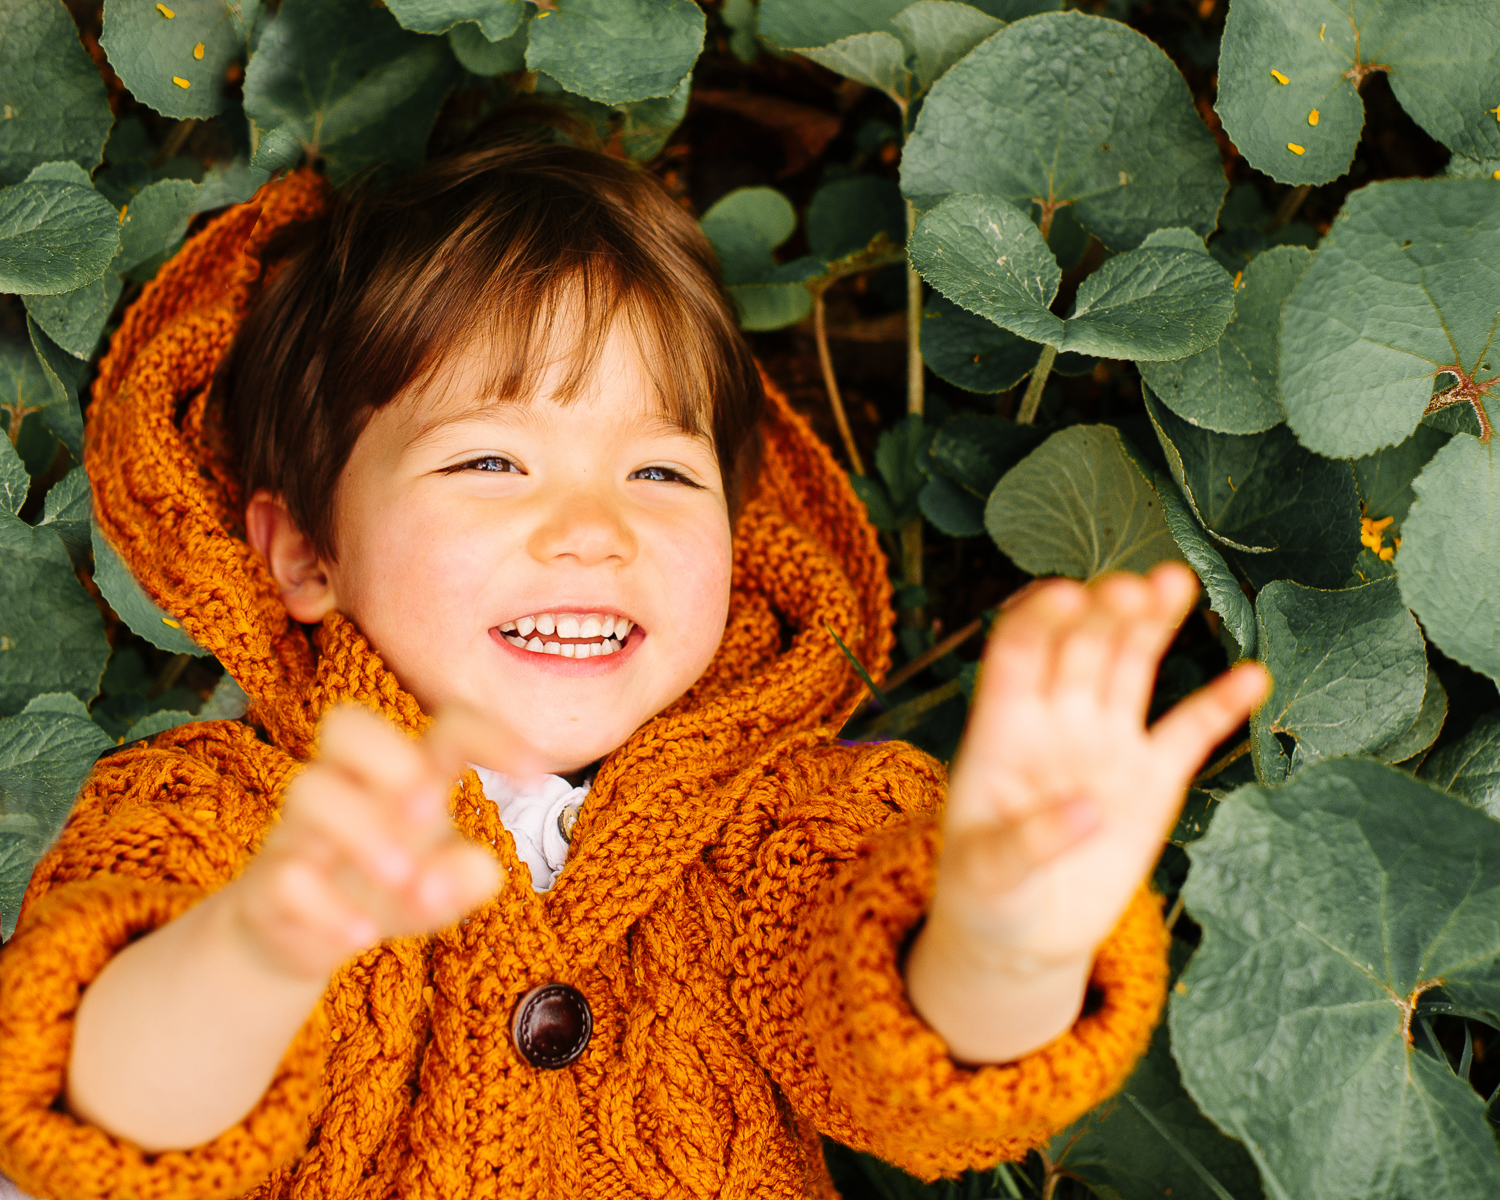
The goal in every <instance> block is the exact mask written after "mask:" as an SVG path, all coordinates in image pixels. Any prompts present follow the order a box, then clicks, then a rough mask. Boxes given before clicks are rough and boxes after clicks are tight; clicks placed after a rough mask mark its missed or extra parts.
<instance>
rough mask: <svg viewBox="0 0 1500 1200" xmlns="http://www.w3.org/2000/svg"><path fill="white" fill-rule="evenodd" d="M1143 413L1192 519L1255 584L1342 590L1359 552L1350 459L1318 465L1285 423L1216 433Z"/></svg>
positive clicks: (1149, 400)
mask: <svg viewBox="0 0 1500 1200" xmlns="http://www.w3.org/2000/svg"><path fill="white" fill-rule="evenodd" d="M1145 400H1146V411H1147V412H1148V413H1149V414H1150V416H1151V420H1152V423H1153V424H1154V425H1155V426H1156V432H1157V436H1158V438H1159V440H1160V441H1161V446H1162V450H1163V451H1164V452H1165V453H1166V456H1167V463H1168V465H1169V466H1170V468H1171V471H1172V477H1173V478H1174V479H1175V480H1176V481H1177V486H1178V487H1180V488H1181V489H1182V493H1183V495H1184V496H1185V497H1186V498H1187V500H1188V502H1189V504H1190V506H1191V507H1192V509H1193V512H1194V514H1195V515H1196V516H1197V517H1198V520H1199V521H1200V522H1201V523H1202V525H1203V527H1204V528H1205V529H1207V530H1208V531H1209V533H1210V534H1212V535H1213V536H1214V537H1215V538H1217V539H1218V540H1219V541H1220V542H1222V543H1223V544H1224V545H1226V546H1228V547H1230V550H1231V552H1230V553H1229V554H1228V555H1226V557H1227V558H1229V560H1230V561H1231V562H1233V563H1234V564H1235V565H1236V566H1237V567H1238V568H1239V569H1240V570H1241V571H1242V572H1243V573H1244V574H1245V575H1246V577H1247V578H1248V579H1249V580H1250V582H1251V583H1252V584H1253V585H1254V586H1256V587H1263V586H1264V585H1265V584H1267V583H1269V582H1270V581H1271V580H1273V579H1295V580H1296V581H1297V582H1298V583H1305V584H1308V585H1309V586H1311V587H1322V588H1336V587H1341V586H1342V585H1343V583H1344V581H1345V580H1347V579H1348V578H1349V572H1350V569H1351V567H1352V565H1353V563H1354V560H1355V558H1356V557H1358V555H1359V533H1360V525H1359V493H1358V490H1357V489H1356V487H1355V485H1354V470H1353V468H1352V467H1351V466H1350V465H1349V464H1348V463H1347V462H1339V461H1336V460H1333V459H1328V458H1320V457H1319V456H1318V455H1316V454H1313V453H1312V452H1311V451H1309V450H1307V449H1306V448H1305V447H1303V446H1302V445H1301V443H1299V442H1298V441H1297V439H1296V438H1295V437H1293V436H1292V434H1291V431H1290V430H1288V429H1287V427H1286V426H1285V425H1276V426H1273V427H1272V428H1270V429H1268V430H1266V431H1265V432H1264V433H1252V434H1245V435H1241V434H1232V433H1212V432H1210V431H1208V430H1206V429H1198V428H1196V427H1194V426H1192V425H1189V424H1188V423H1187V422H1186V421H1184V420H1183V419H1182V418H1181V417H1179V416H1177V415H1176V414H1175V413H1173V412H1172V411H1171V410H1170V409H1167V408H1165V407H1164V406H1162V405H1161V404H1159V403H1157V402H1156V398H1155V397H1154V396H1152V395H1151V393H1150V391H1149V389H1148V390H1147V391H1146V393H1145Z"/></svg>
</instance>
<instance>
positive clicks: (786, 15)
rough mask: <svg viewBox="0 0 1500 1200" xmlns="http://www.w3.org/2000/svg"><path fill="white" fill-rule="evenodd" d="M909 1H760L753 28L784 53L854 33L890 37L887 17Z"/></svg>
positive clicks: (892, 26)
mask: <svg viewBox="0 0 1500 1200" xmlns="http://www.w3.org/2000/svg"><path fill="white" fill-rule="evenodd" d="M910 3H911V0H817V3H808V0H761V5H760V18H759V22H758V24H757V26H756V28H757V29H758V30H759V32H760V36H761V37H763V38H765V39H766V40H767V41H768V42H772V43H774V44H775V45H777V46H781V47H783V48H784V49H787V50H800V49H803V48H804V47H807V46H827V45H829V44H830V43H832V42H837V41H839V40H841V39H843V38H846V37H851V36H852V35H854V34H857V33H871V32H873V31H875V30H880V31H881V32H883V33H889V34H892V35H894V34H895V32H896V27H895V26H894V25H892V24H891V18H892V17H894V16H895V15H896V14H897V13H899V12H900V11H901V10H902V9H903V8H905V7H906V6H907V5H909V4H910Z"/></svg>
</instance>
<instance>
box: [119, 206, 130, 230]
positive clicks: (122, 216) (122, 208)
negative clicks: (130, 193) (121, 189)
mask: <svg viewBox="0 0 1500 1200" xmlns="http://www.w3.org/2000/svg"><path fill="white" fill-rule="evenodd" d="M129 211H130V205H128V204H122V205H120V224H121V225H123V224H125V214H126V213H127V212H129Z"/></svg>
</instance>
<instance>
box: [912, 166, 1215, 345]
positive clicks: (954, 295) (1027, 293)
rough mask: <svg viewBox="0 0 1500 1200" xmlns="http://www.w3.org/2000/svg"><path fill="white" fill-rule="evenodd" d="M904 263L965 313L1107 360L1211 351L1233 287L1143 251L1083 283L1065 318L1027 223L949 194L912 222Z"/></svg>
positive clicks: (981, 199) (1042, 250)
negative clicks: (1057, 308)
mask: <svg viewBox="0 0 1500 1200" xmlns="http://www.w3.org/2000/svg"><path fill="white" fill-rule="evenodd" d="M909 253H910V256H911V261H912V264H913V265H914V266H915V267H916V268H917V270H918V271H920V272H921V273H922V276H923V278H925V279H926V280H927V281H928V282H929V283H931V284H932V286H933V287H935V288H936V289H937V290H938V291H939V292H941V293H942V294H943V295H944V296H946V297H947V298H948V299H949V300H952V301H953V302H954V303H955V304H958V305H961V306H962V307H964V308H966V309H968V310H969V311H970V312H974V313H978V314H979V315H980V316H982V317H986V318H988V319H989V320H991V321H993V322H994V323H995V324H997V325H1000V326H1002V327H1003V328H1005V329H1009V330H1011V331H1012V332H1014V333H1018V334H1020V335H1021V336H1022V337H1024V338H1028V339H1030V340H1031V341H1034V342H1044V343H1046V344H1047V345H1050V346H1055V347H1057V348H1058V349H1059V350H1062V351H1072V352H1075V353H1079V354H1097V355H1100V356H1101V357H1107V358H1135V359H1161V358H1181V357H1182V356H1184V355H1187V354H1194V353H1196V352H1198V351H1199V350H1202V349H1204V348H1206V347H1208V346H1211V345H1212V344H1213V343H1214V342H1215V341H1216V340H1217V339H1218V337H1219V335H1220V334H1221V333H1223V331H1224V326H1225V325H1226V324H1228V322H1229V318H1230V316H1231V315H1232V314H1233V312H1234V286H1233V283H1232V282H1231V280H1230V278H1229V275H1228V274H1227V273H1226V272H1225V270H1224V268H1223V267H1221V266H1219V264H1218V263H1216V262H1215V261H1214V260H1213V259H1212V258H1210V257H1209V256H1208V255H1207V254H1204V253H1202V252H1200V251H1198V250H1190V249H1185V248H1182V247H1179V246H1175V245H1148V246H1142V247H1140V248H1139V249H1136V250H1131V251H1128V252H1126V253H1124V254H1117V255H1115V256H1114V257H1113V258H1110V259H1109V260H1108V261H1107V262H1105V264H1104V265H1103V266H1102V267H1100V268H1099V270H1097V271H1095V272H1094V273H1093V274H1092V275H1090V276H1089V277H1088V278H1087V279H1085V280H1084V281H1083V284H1082V285H1081V286H1080V287H1079V289H1078V295H1077V297H1076V299H1075V301H1074V305H1073V312H1072V314H1071V315H1070V316H1069V317H1068V318H1067V319H1066V320H1064V319H1063V318H1061V317H1059V316H1058V315H1057V314H1056V313H1054V312H1052V310H1051V308H1050V307H1049V306H1050V305H1051V303H1052V300H1053V298H1054V297H1055V296H1056V295H1057V288H1058V284H1059V282H1060V281H1061V279H1062V271H1061V269H1060V268H1059V267H1058V265H1057V260H1056V259H1055V258H1054V257H1053V256H1052V251H1051V250H1050V249H1049V248H1048V246H1047V242H1046V240H1045V239H1044V238H1043V237H1042V233H1041V230H1039V229H1038V228H1037V227H1036V225H1034V224H1033V223H1032V220H1031V218H1030V217H1029V216H1027V215H1026V214H1025V213H1023V212H1022V211H1021V210H1020V209H1018V208H1016V207H1015V206H1014V205H1012V204H1008V203H1007V202H1006V201H1004V200H1000V199H998V198H996V197H994V196H971V195H958V196H949V197H948V198H947V199H945V200H943V201H942V203H940V204H939V205H938V206H937V207H936V208H935V209H933V210H932V211H931V212H929V213H928V214H927V215H926V216H924V217H923V218H922V219H921V221H919V222H918V224H917V227H916V229H915V230H914V231H913V232H912V236H911V241H910V245H909Z"/></svg>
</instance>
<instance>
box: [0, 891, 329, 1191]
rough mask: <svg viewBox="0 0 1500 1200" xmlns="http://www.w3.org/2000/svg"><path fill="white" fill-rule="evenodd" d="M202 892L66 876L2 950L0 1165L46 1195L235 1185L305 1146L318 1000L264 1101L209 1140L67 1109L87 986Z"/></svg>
mask: <svg viewBox="0 0 1500 1200" xmlns="http://www.w3.org/2000/svg"><path fill="white" fill-rule="evenodd" d="M206 894H207V893H206V892H205V890H204V889H202V888H199V887H193V886H188V885H184V884H167V883H151V882H146V881H142V880H135V879H126V878H121V877H119V876H99V877H97V878H94V879H90V880H86V881H80V882H75V883H69V884H64V885H62V886H60V887H58V888H56V889H55V890H54V891H52V892H51V893H49V894H48V895H47V896H46V897H45V898H44V899H43V900H42V901H41V902H40V903H38V904H37V905H36V906H35V907H34V908H33V909H32V911H31V912H30V913H29V914H28V917H27V919H26V920H25V922H24V923H23V924H22V926H21V927H20V928H18V929H17V930H16V934H15V936H14V937H13V938H12V939H11V940H10V941H9V942H8V943H6V946H5V949H4V951H3V952H0V1064H4V1065H3V1069H0V1173H3V1174H6V1175H9V1176H10V1177H11V1178H12V1179H14V1180H15V1182H16V1184H17V1186H18V1187H20V1188H21V1190H22V1191H24V1192H32V1193H35V1194H37V1195H39V1196H51V1197H53V1198H54V1200H85V1198H87V1200H94V1198H95V1197H98V1198H99V1200H104V1198H106V1197H118V1196H126V1195H128V1196H132V1197H136V1198H138V1200H157V1198H160V1200H168V1198H172V1197H183V1198H184V1200H186V1198H187V1197H192V1198H193V1200H219V1198H225V1200H227V1198H229V1197H233V1196H239V1195H241V1194H242V1193H244V1192H246V1191H249V1190H250V1189H251V1188H253V1187H254V1186H255V1185H256V1184H258V1183H260V1182H261V1181H262V1180H264V1179H265V1178H266V1177H267V1176H268V1175H270V1174H271V1172H272V1171H274V1170H275V1169H276V1168H278V1167H280V1166H282V1165H284V1164H286V1163H288V1162H290V1161H292V1160H293V1159H295V1158H296V1157H297V1156H298V1155H299V1154H301V1153H302V1151H303V1150H304V1149H305V1148H306V1146H307V1139H308V1128H309V1119H310V1116H311V1114H312V1110H313V1106H314V1104H315V1103H316V1102H317V1099H318V1093H319V1087H320V1082H321V1078H322V1074H323V1051H324V1046H325V1036H324V1035H325V1032H326V1030H325V1025H326V1017H325V1015H324V1012H323V1006H322V1005H321V1004H320V1005H319V1006H318V1007H317V1008H316V1009H315V1010H314V1012H313V1014H312V1016H311V1017H310V1018H309V1019H308V1020H307V1022H306V1023H305V1024H304V1025H303V1027H302V1029H301V1030H299V1031H298V1033H297V1036H296V1038H295V1039H294V1040H293V1042H292V1045H291V1046H290V1048H289V1049H288V1050H287V1052H286V1054H285V1056H284V1057H283V1058H282V1060H281V1063H280V1065H279V1066H278V1067H277V1070H276V1075H275V1077H274V1078H273V1079H272V1081H271V1085H270V1087H269V1088H268V1089H267V1090H266V1093H265V1095H264V1096H262V1097H261V1099H260V1102H259V1103H258V1104H256V1106H255V1108H254V1109H252V1110H251V1111H250V1112H249V1113H248V1114H247V1115H246V1116H245V1118H244V1119H243V1120H242V1121H240V1123H239V1124H237V1125H235V1126H234V1127H233V1128H231V1129H227V1130H225V1131H224V1132H223V1133H222V1134H220V1135H219V1136H218V1137H216V1138H214V1139H213V1141H211V1142H207V1143H205V1144H204V1145H202V1146H197V1147H194V1148H193V1149H191V1150H167V1151H162V1152H160V1153H155V1154H152V1153H147V1152H146V1151H144V1150H142V1149H140V1148H139V1147H138V1146H136V1145H135V1144H134V1143H132V1142H129V1141H126V1140H124V1139H122V1138H117V1137H114V1136H112V1135H111V1134H108V1133H106V1132H104V1130H102V1129H100V1128H98V1127H97V1126H94V1125H90V1124H87V1123H85V1122H83V1121H80V1120H78V1119H77V1118H76V1117H74V1116H73V1115H72V1114H71V1113H69V1112H67V1111H66V1101H65V1094H66V1088H67V1070H68V1056H69V1054H70V1053H71V1050H72V1044H73V1020H74V1017H75V1016H76V1014H77V1012H78V1004H79V1001H80V999H81V998H82V995H83V991H84V989H85V988H86V987H87V986H88V985H89V983H91V982H92V981H93V980H94V979H95V978H97V976H98V975H99V973H100V972H101V971H102V970H103V969H104V966H105V964H106V963H108V962H109V960H110V959H111V958H112V957H113V956H114V955H115V954H116V953H118V952H119V951H120V950H122V949H124V947H125V946H126V945H128V944H129V943H130V942H132V941H134V940H136V939H137V938H140V937H142V936H144V935H145V934H148V933H150V932H151V931H152V930H154V929H157V928H159V927H160V926H162V925H165V924H166V923H167V922H169V921H171V920H173V919H174V918H176V917H178V916H180V915H181V914H182V913H183V912H185V911H186V910H187V909H189V908H191V907H192V906H193V905H194V904H195V903H197V902H198V901H199V900H201V899H202V898H203V897H204V895H206Z"/></svg>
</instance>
